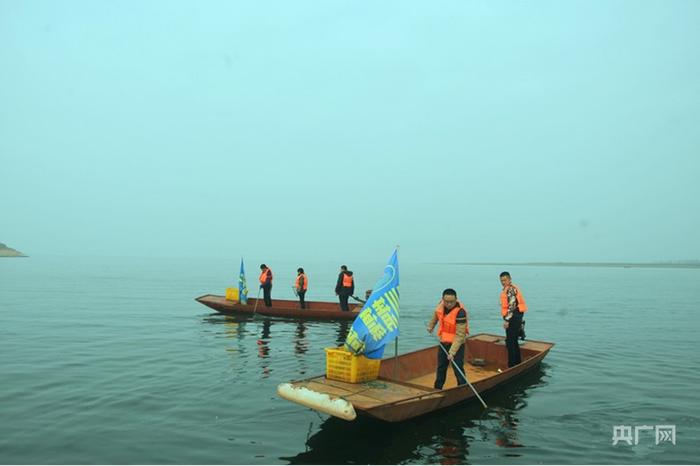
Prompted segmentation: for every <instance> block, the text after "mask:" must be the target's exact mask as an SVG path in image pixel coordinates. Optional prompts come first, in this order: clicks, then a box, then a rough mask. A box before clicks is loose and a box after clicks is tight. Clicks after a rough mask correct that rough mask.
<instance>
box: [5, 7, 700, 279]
mask: <svg viewBox="0 0 700 466" xmlns="http://www.w3.org/2000/svg"><path fill="white" fill-rule="evenodd" d="M531 6H532V5H531V4H530V3H522V2H503V3H498V4H493V3H490V2H471V3H462V2H447V3H444V4H440V5H439V6H438V5H431V4H424V3H419V2H387V3H382V4H370V3H363V2H361V3H350V2H335V3H332V4H318V3H315V2H304V1H302V2H294V3H284V2H276V3H273V4H272V5H270V4H256V3H249V2H240V3H232V2H218V1H207V2H202V3H197V4H195V3H189V2H182V1H175V2H163V1H157V0H153V1H150V2H145V3H141V2H128V1H127V2H119V3H107V2H102V3H94V2H87V1H77V0H76V1H67V2H49V1H38V2H31V3H25V2H19V1H14V0H0V57H2V60H3V65H4V66H3V73H1V74H0V99H1V100H2V102H3V106H2V109H0V172H1V173H2V183H1V184H0V212H2V219H1V220H0V242H2V243H5V244H6V245H7V246H8V247H10V248H14V249H16V250H18V251H20V252H22V253H24V254H27V255H29V256H32V255H36V256H39V255H52V254H55V255H88V256H124V257H131V256H136V257H177V256H186V257H202V258H230V259H231V260H232V261H237V260H239V259H240V257H241V256H243V257H245V258H251V259H252V258H268V259H264V260H257V262H274V261H275V260H279V261H296V260H299V259H303V258H308V259H307V260H309V261H336V262H338V263H339V264H340V263H346V262H347V263H352V262H353V261H361V262H375V261H376V262H377V263H383V262H385V261H386V260H387V259H388V257H389V256H390V255H391V252H392V251H393V249H394V247H395V246H396V245H397V244H398V245H400V260H406V261H412V262H436V263H449V262H499V263H505V262H513V263H523V262H658V261H693V260H698V259H700V245H698V242H697V241H696V239H695V238H696V234H695V232H696V231H698V229H699V227H700V216H699V215H698V212H700V188H699V187H698V181H697V180H698V175H700V158H699V157H698V148H699V147H700V132H698V131H697V128H698V127H699V126H700V125H699V123H700V99H699V98H698V96H700V81H699V80H698V79H697V76H698V75H700V54H698V53H697V46H698V43H700V41H699V40H700V30H698V28H697V24H698V20H699V19H700V3H698V2H693V1H667V2H664V1H650V2H644V3H639V2H633V1H620V2H614V3H608V2H583V1H575V2H569V3H566V4H562V3H559V2H553V1H545V2H538V3H537V8H531ZM246 265H247V266H248V267H250V270H251V271H253V270H254V269H253V266H256V265H257V264H256V263H255V262H250V264H248V259H246Z"/></svg>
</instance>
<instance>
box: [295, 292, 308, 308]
mask: <svg viewBox="0 0 700 466" xmlns="http://www.w3.org/2000/svg"><path fill="white" fill-rule="evenodd" d="M297 294H298V295H299V305H300V306H301V308H302V309H306V301H304V296H306V290H301V291H297Z"/></svg>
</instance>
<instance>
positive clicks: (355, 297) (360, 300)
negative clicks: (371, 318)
mask: <svg viewBox="0 0 700 466" xmlns="http://www.w3.org/2000/svg"><path fill="white" fill-rule="evenodd" d="M350 297H351V298H352V299H354V300H355V301H357V302H358V303H362V304H364V303H366V302H367V301H365V300H364V299H360V298H358V297H357V296H355V295H350Z"/></svg>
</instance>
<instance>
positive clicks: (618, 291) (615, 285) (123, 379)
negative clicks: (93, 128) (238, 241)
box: [0, 257, 700, 464]
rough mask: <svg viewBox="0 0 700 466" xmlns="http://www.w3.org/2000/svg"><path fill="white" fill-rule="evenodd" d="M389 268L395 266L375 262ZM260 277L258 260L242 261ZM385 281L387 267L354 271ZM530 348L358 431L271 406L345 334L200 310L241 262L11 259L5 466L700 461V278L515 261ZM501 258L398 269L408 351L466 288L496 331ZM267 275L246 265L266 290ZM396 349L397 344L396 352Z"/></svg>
mask: <svg viewBox="0 0 700 466" xmlns="http://www.w3.org/2000/svg"><path fill="white" fill-rule="evenodd" d="M381 259H385V258H381ZM266 262H267V263H268V264H270V265H271V267H272V268H273V270H274V272H275V277H276V285H275V287H274V288H273V297H280V298H282V297H291V296H292V291H291V284H292V282H293V273H294V270H296V267H297V266H299V265H301V266H304V267H305V269H306V271H307V273H308V274H309V277H310V282H311V290H310V291H309V295H308V296H307V299H308V300H331V299H333V298H334V296H333V285H334V281H335V278H336V276H337V275H336V273H337V265H338V264H330V263H305V264H296V263H295V264H284V263H277V264H275V263H274V262H273V261H271V260H266ZM247 265H248V267H249V270H250V271H255V265H257V264H256V263H254V262H250V263H249V264H247ZM349 265H350V266H351V269H353V270H354V271H355V274H356V278H357V281H358V289H359V290H363V289H365V288H371V286H372V284H373V282H374V281H375V280H376V279H378V278H379V276H380V275H381V273H382V269H383V266H384V261H383V260H380V261H378V262H376V263H371V264H352V263H350V264H349ZM509 270H510V272H511V273H512V274H513V278H514V282H515V283H517V284H519V285H520V286H521V287H522V289H523V292H524V294H525V297H526V299H527V302H528V305H529V307H530V312H528V314H527V315H526V320H527V334H528V337H529V338H532V339H538V340H545V341H551V342H554V343H556V346H555V347H554V349H553V350H552V352H551V353H550V354H549V355H548V356H547V357H546V358H545V360H544V363H543V364H542V365H541V366H540V367H539V368H538V369H537V370H535V371H533V372H530V373H529V374H528V375H527V376H525V377H523V378H522V379H520V380H518V381H517V382H514V383H513V384H511V385H508V386H506V387H503V388H501V389H499V390H497V391H495V392H489V393H486V394H485V395H484V398H485V400H486V402H487V403H488V404H489V405H490V407H491V408H490V409H489V410H488V411H485V412H484V411H483V410H482V409H481V408H480V407H479V406H478V405H474V404H467V405H463V406H460V407H457V408H455V409H452V410H450V411H447V412H442V413H436V414H433V415H430V416H427V417H423V418H419V419H417V420H413V421H410V422H407V423H403V424H397V425H394V424H382V423H378V422H372V421H368V420H360V421H357V422H354V423H348V422H345V421H341V420H338V419H333V418H329V417H327V416H325V415H319V414H317V413H315V412H314V411H311V410H308V409H305V408H303V407H301V406H298V405H295V404H292V403H289V402H287V401H284V400H282V399H280V398H278V397H277V396H276V393H275V389H276V386H277V385H278V384H279V383H281V382H284V381H288V380H290V379H298V378H303V377H308V376H312V375H317V374H320V373H322V372H323V371H324V360H325V359H324V353H323V348H324V347H328V346H332V345H335V344H337V343H338V342H339V341H341V340H342V339H343V338H344V334H345V332H347V328H348V325H347V324H342V323H336V322H331V323H324V322H299V321H293V320H286V321H285V320H270V319H264V318H256V319H243V320H241V319H238V320H236V319H232V318H228V317H225V316H221V315H218V314H213V313H212V312H210V310H209V309H208V308H206V307H204V306H202V305H201V304H199V303H197V302H195V301H194V298H195V297H196V296H199V295H201V294H206V293H216V294H223V292H224V289H225V288H226V286H231V285H232V284H234V283H235V279H236V276H237V271H238V260H232V261H224V260H195V259H143V258H116V259H115V258H63V257H30V258H20V259H17V258H11V259H0V318H1V319H2V320H1V321H0V376H1V380H2V382H1V383H0V462H1V463H3V464H8V463H10V464H25V463H31V464H43V463H58V464H61V463H70V464H83V463H103V464H104V463H120V464H131V463H140V464H144V463H146V464H151V463H171V464H180V463H196V464H201V463H205V464H221V463H227V464H238V463H245V464H288V463H292V464H296V463H303V464H316V463H323V464H347V463H365V464H367V463H372V464H384V463H409V464H410V463H442V464H458V463H565V464H567V463H691V462H694V463H696V462H698V460H699V459H700V456H699V455H698V452H699V451H700V450H699V448H698V446H700V403H699V401H700V400H699V398H700V396H699V394H700V359H699V358H698V335H699V334H700V324H699V323H698V319H697V318H696V314H697V308H698V294H699V293H698V292H699V291H700V287H699V286H698V280H699V279H700V270H697V269H635V268H594V267H585V268H584V267H581V268H575V267H572V268H565V267H527V266H518V267H515V266H514V267H510V268H509ZM500 271H501V268H497V267H492V266H453V265H425V264H408V263H401V281H402V282H401V299H402V316H401V332H402V335H401V338H400V341H399V351H400V352H407V351H411V350H415V349H418V348H422V347H425V346H429V345H432V343H433V342H432V340H431V337H430V336H428V335H427V334H426V333H425V330H424V326H425V325H424V324H425V322H426V321H427V319H428V318H429V316H430V313H431V312H432V309H433V307H434V305H435V302H436V301H437V299H438V297H439V294H440V292H441V290H442V289H443V288H445V287H448V286H450V287H454V288H456V289H457V291H458V292H459V294H460V298H461V299H462V300H463V301H464V302H465V303H466V304H467V306H468V308H469V311H470V326H471V330H472V333H478V332H491V333H500V332H502V329H501V328H500V323H501V321H500V317H499V311H498V294H499V291H500V285H499V282H498V273H499V272H500ZM255 278H256V274H249V276H248V280H249V282H250V283H254V282H255ZM392 350H393V348H392ZM669 424H670V425H675V426H676V445H672V444H671V443H668V442H666V443H662V444H659V445H656V444H655V439H654V432H653V431H641V433H640V437H639V443H638V444H637V445H631V446H630V445H626V444H624V443H623V444H618V445H616V446H613V445H612V435H613V426H615V425H629V426H643V425H650V426H655V425H669Z"/></svg>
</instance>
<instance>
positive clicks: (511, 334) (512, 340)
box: [499, 272, 527, 367]
mask: <svg viewBox="0 0 700 466" xmlns="http://www.w3.org/2000/svg"><path fill="white" fill-rule="evenodd" d="M499 278H500V280H501V285H503V291H501V316H502V317H503V320H504V321H505V322H504V323H503V328H504V329H506V348H508V367H513V366H516V365H518V364H520V362H521V361H522V358H521V355H520V345H519V344H518V337H519V336H520V335H521V332H522V338H523V339H525V332H524V330H523V328H522V326H523V314H525V312H526V311H527V304H525V298H523V294H522V293H521V292H520V288H518V287H517V286H515V285H514V284H513V282H512V281H511V277H510V273H508V272H502V273H501V275H500V277H499Z"/></svg>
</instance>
